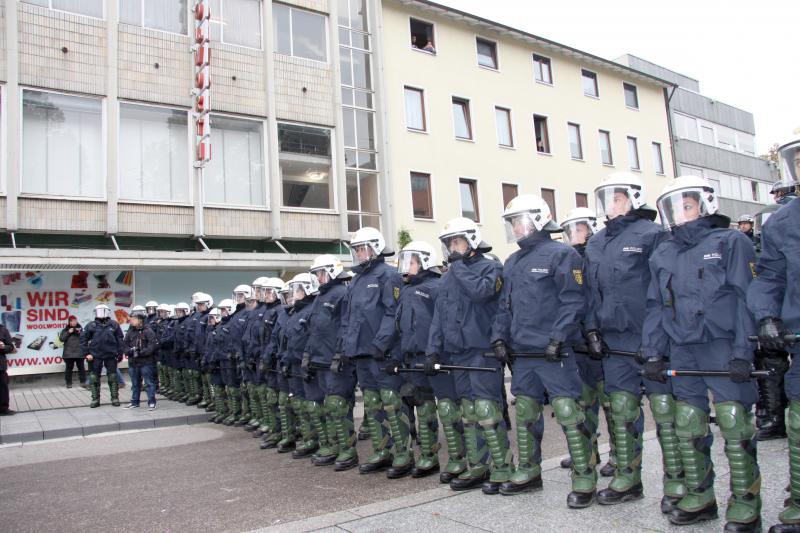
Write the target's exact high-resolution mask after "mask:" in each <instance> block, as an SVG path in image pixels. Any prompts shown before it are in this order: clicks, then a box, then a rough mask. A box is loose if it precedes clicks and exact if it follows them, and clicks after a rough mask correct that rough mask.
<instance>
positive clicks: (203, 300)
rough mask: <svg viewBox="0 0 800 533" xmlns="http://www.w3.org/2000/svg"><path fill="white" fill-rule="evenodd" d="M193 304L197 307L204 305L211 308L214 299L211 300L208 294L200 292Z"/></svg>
mask: <svg viewBox="0 0 800 533" xmlns="http://www.w3.org/2000/svg"><path fill="white" fill-rule="evenodd" d="M194 303H195V304H197V305H200V304H206V306H207V307H211V306H212V305H214V298H212V297H211V295H210V294H206V293H204V292H201V293H199V295H198V296H197V299H196V300H195V302H194Z"/></svg>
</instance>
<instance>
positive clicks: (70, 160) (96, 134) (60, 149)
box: [21, 89, 106, 198]
mask: <svg viewBox="0 0 800 533" xmlns="http://www.w3.org/2000/svg"><path fill="white" fill-rule="evenodd" d="M102 131H103V111H102V103H101V100H100V99H99V98H84V97H78V96H68V95H66V94H58V93H47V92H40V91H34V90H28V89H25V90H23V92H22V189H21V191H22V192H23V193H32V194H52V195H58V196H82V197H91V198H99V197H103V196H105V175H106V172H105V164H104V158H103V146H104V139H103V135H102Z"/></svg>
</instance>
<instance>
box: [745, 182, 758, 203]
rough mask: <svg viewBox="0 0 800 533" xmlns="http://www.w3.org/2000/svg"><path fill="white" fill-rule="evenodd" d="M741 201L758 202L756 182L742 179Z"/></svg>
mask: <svg viewBox="0 0 800 533" xmlns="http://www.w3.org/2000/svg"><path fill="white" fill-rule="evenodd" d="M741 186H742V200H745V201H747V202H758V201H759V199H758V182H757V181H753V180H748V179H744V178H742V183H741Z"/></svg>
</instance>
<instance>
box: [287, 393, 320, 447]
mask: <svg viewBox="0 0 800 533" xmlns="http://www.w3.org/2000/svg"><path fill="white" fill-rule="evenodd" d="M289 406H290V407H291V409H292V412H293V413H294V416H295V419H296V420H297V425H298V427H299V429H300V442H298V443H297V450H299V451H305V450H309V449H311V448H314V447H316V444H317V439H316V432H315V431H314V428H313V427H312V426H311V418H310V417H309V416H308V409H307V408H306V401H305V400H304V399H303V398H299V397H297V396H292V397H291V399H290V400H289Z"/></svg>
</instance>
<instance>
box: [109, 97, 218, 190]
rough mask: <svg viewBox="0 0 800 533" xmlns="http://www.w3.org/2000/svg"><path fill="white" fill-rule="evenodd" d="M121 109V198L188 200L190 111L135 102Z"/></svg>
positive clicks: (121, 106) (122, 105) (124, 105)
mask: <svg viewBox="0 0 800 533" xmlns="http://www.w3.org/2000/svg"><path fill="white" fill-rule="evenodd" d="M119 108H120V111H119V112H120V125H119V146H120V150H119V152H120V153H119V196H120V198H124V199H127V200H155V201H161V202H188V201H189V160H188V156H189V138H188V135H189V119H188V116H187V114H186V111H178V110H175V109H169V108H165V107H154V106H144V105H134V104H120V106H119ZM216 150H217V148H216V147H215V153H214V155H215V156H216V155H217V152H216ZM214 159H216V157H215V158H214ZM212 161H213V159H212Z"/></svg>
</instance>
